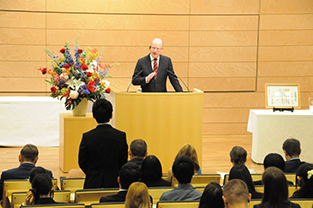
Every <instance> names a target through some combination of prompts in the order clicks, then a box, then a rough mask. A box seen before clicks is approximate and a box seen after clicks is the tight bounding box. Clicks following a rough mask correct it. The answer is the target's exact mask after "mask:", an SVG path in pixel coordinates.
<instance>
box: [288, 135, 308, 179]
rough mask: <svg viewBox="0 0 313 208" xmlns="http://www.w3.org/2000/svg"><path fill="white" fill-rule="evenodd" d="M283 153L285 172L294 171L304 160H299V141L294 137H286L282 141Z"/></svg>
mask: <svg viewBox="0 0 313 208" xmlns="http://www.w3.org/2000/svg"><path fill="white" fill-rule="evenodd" d="M283 150H284V153H285V158H286V162H285V169H284V172H285V173H296V171H297V169H298V167H299V166H300V165H302V164H303V163H304V162H302V161H301V160H300V157H299V156H300V154H301V147H300V141H299V140H297V139H294V138H290V139H286V140H285V142H284V143H283Z"/></svg>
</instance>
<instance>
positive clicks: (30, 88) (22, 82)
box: [0, 77, 47, 92]
mask: <svg viewBox="0 0 313 208" xmlns="http://www.w3.org/2000/svg"><path fill="white" fill-rule="evenodd" d="M0 89H1V92H5V91H7V92H46V91H47V84H46V82H45V81H44V79H42V78H27V77H24V78H0Z"/></svg>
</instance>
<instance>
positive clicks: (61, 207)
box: [23, 204, 85, 208]
mask: <svg viewBox="0 0 313 208" xmlns="http://www.w3.org/2000/svg"><path fill="white" fill-rule="evenodd" d="M24 207H25V208H27V207H29V208H32V207H33V208H85V205H84V204H38V205H26V206H23V208H24Z"/></svg>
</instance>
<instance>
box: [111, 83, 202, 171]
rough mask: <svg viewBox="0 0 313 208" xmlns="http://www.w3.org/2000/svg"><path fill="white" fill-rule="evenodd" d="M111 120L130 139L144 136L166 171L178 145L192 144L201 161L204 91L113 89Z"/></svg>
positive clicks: (152, 153) (149, 150)
mask: <svg viewBox="0 0 313 208" xmlns="http://www.w3.org/2000/svg"><path fill="white" fill-rule="evenodd" d="M110 100H111V102H112V104H113V119H112V124H113V126H115V128H117V129H119V130H122V131H125V132H126V137H127V143H128V145H130V143H131V142H132V141H133V140H134V139H143V140H145V141H146V142H147V145H148V154H149V155H155V156H157V157H158V158H159V160H160V161H161V163H162V167H163V173H167V171H168V169H169V168H170V167H172V164H173V162H174V158H175V156H176V154H177V153H178V151H179V149H180V148H181V147H182V146H183V145H184V144H186V143H189V144H191V145H193V146H194V147H195V148H196V150H197V153H198V159H199V163H200V166H201V162H202V120H203V92H202V91H200V90H197V89H195V90H194V91H193V92H182V93H177V92H173V93H170V92H167V93H136V92H113V91H111V97H110Z"/></svg>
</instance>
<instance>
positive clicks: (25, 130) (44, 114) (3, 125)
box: [0, 97, 71, 147]
mask: <svg viewBox="0 0 313 208" xmlns="http://www.w3.org/2000/svg"><path fill="white" fill-rule="evenodd" d="M66 112H71V111H66V109H65V107H64V101H59V100H58V99H53V98H51V97H0V145H2V146H24V145H25V144H28V143H31V144H35V145H37V146H41V147H47V146H59V114H60V113H66Z"/></svg>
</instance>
